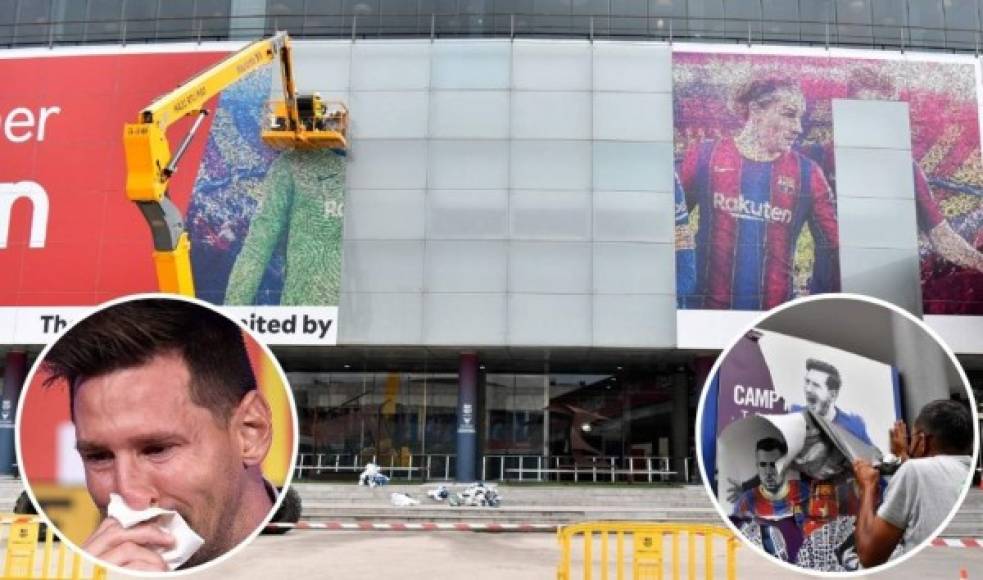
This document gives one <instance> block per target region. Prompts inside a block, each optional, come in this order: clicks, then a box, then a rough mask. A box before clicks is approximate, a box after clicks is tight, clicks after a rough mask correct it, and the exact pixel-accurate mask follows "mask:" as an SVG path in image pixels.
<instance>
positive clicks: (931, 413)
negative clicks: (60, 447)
mask: <svg viewBox="0 0 983 580" xmlns="http://www.w3.org/2000/svg"><path fill="white" fill-rule="evenodd" d="M915 428H916V429H918V430H920V431H924V432H925V433H927V434H929V435H931V436H932V437H933V438H934V439H935V441H936V444H937V448H938V450H939V451H942V452H944V453H951V454H954V455H955V454H958V455H963V454H966V455H968V454H969V453H971V452H972V450H973V414H972V413H971V412H970V411H969V407H968V406H966V405H965V404H964V403H960V402H958V401H950V400H948V399H939V400H937V401H932V402H931V403H929V404H927V405H925V406H924V407H922V410H921V412H920V413H918V418H917V419H915Z"/></svg>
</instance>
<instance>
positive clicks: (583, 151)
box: [511, 141, 591, 190]
mask: <svg viewBox="0 0 983 580" xmlns="http://www.w3.org/2000/svg"><path fill="white" fill-rule="evenodd" d="M511 164H512V187H514V188H517V189H573V190H576V189H581V190H588V189H590V188H591V144H590V142H589V141H512V157H511Z"/></svg>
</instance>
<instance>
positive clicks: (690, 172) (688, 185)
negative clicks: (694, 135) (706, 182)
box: [676, 141, 703, 211]
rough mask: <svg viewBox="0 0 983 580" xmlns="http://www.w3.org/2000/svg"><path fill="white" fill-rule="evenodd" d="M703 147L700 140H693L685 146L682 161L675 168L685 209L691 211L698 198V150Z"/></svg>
mask: <svg viewBox="0 0 983 580" xmlns="http://www.w3.org/2000/svg"><path fill="white" fill-rule="evenodd" d="M702 149H703V147H701V143H700V142H698V141H697V142H694V143H692V144H690V146H689V147H687V148H686V153H684V154H683V159H682V161H680V162H679V167H678V169H677V173H676V174H677V176H678V177H679V182H678V184H679V185H680V186H682V189H683V194H684V197H685V200H686V209H687V210H689V211H692V209H693V208H694V207H696V203H697V200H698V199H699V194H698V192H697V189H698V188H699V181H700V180H699V178H698V177H699V165H700V152H701V150H702Z"/></svg>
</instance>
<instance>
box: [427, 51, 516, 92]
mask: <svg viewBox="0 0 983 580" xmlns="http://www.w3.org/2000/svg"><path fill="white" fill-rule="evenodd" d="M432 54H433V65H432V66H433V68H432V79H431V86H432V87H433V88H434V89H499V90H506V89H508V88H509V84H510V76H509V71H510V67H511V66H512V63H511V58H512V46H511V44H510V42H509V41H508V40H486V41H475V40H439V39H438V40H437V41H435V42H434V44H433V49H432Z"/></svg>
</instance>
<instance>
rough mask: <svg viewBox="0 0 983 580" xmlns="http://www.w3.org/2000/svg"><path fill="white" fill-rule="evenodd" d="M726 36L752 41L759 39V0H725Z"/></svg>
mask: <svg viewBox="0 0 983 580" xmlns="http://www.w3.org/2000/svg"><path fill="white" fill-rule="evenodd" d="M724 13H725V15H726V17H727V22H726V30H727V36H728V37H733V38H738V39H740V40H747V39H748V35H749V34H750V37H751V39H752V41H754V40H760V39H761V4H760V3H759V0H726V1H725V2H724Z"/></svg>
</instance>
